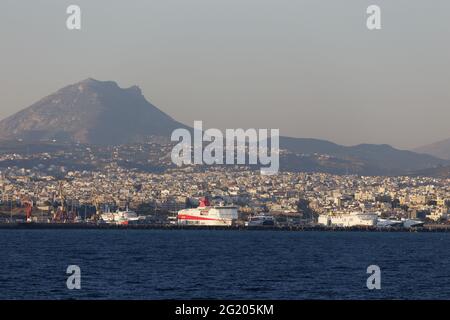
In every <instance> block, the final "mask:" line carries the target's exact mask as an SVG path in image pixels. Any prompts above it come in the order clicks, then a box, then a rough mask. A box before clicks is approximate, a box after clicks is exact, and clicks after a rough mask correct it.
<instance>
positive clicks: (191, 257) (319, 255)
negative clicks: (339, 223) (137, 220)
mask: <svg viewBox="0 0 450 320" xmlns="http://www.w3.org/2000/svg"><path fill="white" fill-rule="evenodd" d="M0 241H1V243H2V255H1V256H0V266H1V267H2V273H0V299H205V298H206V299H288V300H290V299H450V292H449V290H448V288H449V287H450V251H449V250H448V247H449V246H450V234H448V233H407V232H332V231H330V232H309V231H305V232H275V231H270V230H266V231H251V232H241V231H235V230H228V231H224V230H194V229H192V228H190V229H189V230H133V231H127V230H114V229H109V230H99V229H96V230H34V229H33V230H20V229H11V230H1V231H0ZM374 264H375V265H378V266H379V267H380V269H381V289H380V290H368V289H367V287H366V280H367V277H368V275H367V273H366V269H367V267H368V266H369V265H374ZM68 265H77V266H79V267H80V270H81V289H80V290H68V289H67V287H66V279H67V275H66V268H67V266H68Z"/></svg>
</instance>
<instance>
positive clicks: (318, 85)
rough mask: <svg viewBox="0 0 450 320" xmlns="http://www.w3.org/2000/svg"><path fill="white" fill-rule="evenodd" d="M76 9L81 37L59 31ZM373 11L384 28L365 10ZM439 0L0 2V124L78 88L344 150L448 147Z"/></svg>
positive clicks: (209, 123) (448, 72)
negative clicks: (113, 92) (119, 92)
mask: <svg viewBox="0 0 450 320" xmlns="http://www.w3.org/2000/svg"><path fill="white" fill-rule="evenodd" d="M70 4H78V5H79V6H80V7H81V10H82V30H81V31H69V30H67V29H66V24H65V21H66V17H67V15H66V13H65V11H66V8H67V6H68V5H70ZM370 4H377V5H379V6H380V7H381V9H382V30H379V31H369V30H368V29H367V28H366V16H367V15H366V8H367V7H368V5H370ZM449 12H450V1H448V0H433V1H430V0H395V1H392V0H389V1H385V0H371V1H366V0H341V1H336V0H328V1H323V0H309V1H301V0H158V1H156V0H127V1H125V0H122V1H113V0H101V1H100V0H96V1H93V0H70V1H65V0H40V1H25V0H2V1H1V2H0V118H3V117H6V116H8V115H10V114H12V113H14V112H16V111H18V110H20V109H22V108H24V107H27V106H29V105H30V104H31V103H33V102H35V101H37V100H38V99H40V98H42V97H44V96H46V95H48V94H50V93H52V92H54V91H56V90H57V89H59V88H61V87H63V86H65V85H67V84H71V83H74V82H78V81H80V80H82V79H85V78H88V77H92V78H95V79H99V80H114V81H116V82H118V84H119V85H120V86H121V87H128V86H131V85H133V84H136V85H139V86H140V87H141V89H142V90H143V93H144V95H145V96H146V98H147V99H148V100H149V101H150V102H152V103H153V104H155V105H156V106H158V107H159V108H160V109H162V110H163V111H165V112H167V113H168V114H169V115H171V116H173V117H174V118H175V119H177V120H179V121H182V122H184V123H186V124H188V125H193V121H194V120H203V121H204V127H218V128H222V129H223V128H239V127H243V128H250V127H253V128H279V129H280V132H281V134H282V135H288V136H295V137H314V138H322V139H328V140H331V141H334V142H337V143H341V144H346V145H350V144H358V143H389V144H392V145H394V146H396V147H401V148H412V147H416V146H419V145H423V144H427V143H430V142H434V141H438V140H443V139H446V138H450V129H449V128H450V125H449V123H450V122H449V119H450V15H449Z"/></svg>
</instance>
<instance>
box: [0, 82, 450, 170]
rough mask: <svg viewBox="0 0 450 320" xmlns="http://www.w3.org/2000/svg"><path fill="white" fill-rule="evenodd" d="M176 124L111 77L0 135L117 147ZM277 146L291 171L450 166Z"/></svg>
mask: <svg viewBox="0 0 450 320" xmlns="http://www.w3.org/2000/svg"><path fill="white" fill-rule="evenodd" d="M177 128H187V129H190V128H189V127H188V126H186V125H184V124H182V123H180V122H177V121H176V120H174V119H172V118H171V117H170V116H168V115H167V114H165V113H164V112H162V111H161V110H159V109H158V108H156V107H155V106H154V105H152V104H151V103H149V102H148V101H147V100H146V99H145V97H144V96H143V95H142V93H141V90H140V89H139V88H138V87H136V86H133V87H130V88H127V89H123V88H120V87H119V86H118V85H117V84H116V83H115V82H112V81H98V80H94V79H86V80H84V81H81V82H79V83H76V84H73V85H69V86H67V87H65V88H62V89H60V90H59V91H57V92H55V93H53V94H51V95H49V96H47V97H45V98H43V99H41V100H40V101H38V102H36V103H35V104H33V105H31V106H30V107H28V108H26V109H24V110H22V111H19V112H17V113H16V114H14V115H12V116H10V117H8V118H6V119H4V120H2V121H0V139H3V140H6V141H11V140H17V139H20V140H22V141H26V142H38V141H40V142H42V141H51V140H56V141H57V142H61V143H82V144H93V145H119V144H130V143H139V142H144V141H148V140H149V139H153V138H155V137H162V138H163V139H167V140H168V139H169V138H170V135H171V133H172V131H173V130H174V129H177ZM280 147H281V149H285V150H287V153H286V154H283V155H282V157H281V168H282V169H285V170H293V171H323V172H331V173H338V174H341V173H357V174H368V175H369V174H370V175H396V174H408V173H411V172H415V171H418V170H426V169H432V168H436V167H439V166H445V165H449V164H450V161H446V160H443V159H439V158H437V157H434V156H432V155H427V154H420V153H416V152H412V151H404V150H398V149H395V148H393V147H391V146H389V145H371V144H361V145H357V146H351V147H347V146H341V145H338V144H335V143H332V142H329V141H325V140H317V139H302V138H289V137H280ZM422 152H423V150H422ZM324 155H326V156H324ZM437 156H439V154H437ZM444 158H449V159H450V156H449V157H444Z"/></svg>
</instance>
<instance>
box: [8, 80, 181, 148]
mask: <svg viewBox="0 0 450 320" xmlns="http://www.w3.org/2000/svg"><path fill="white" fill-rule="evenodd" d="M184 127H186V126H184V125H183V124H181V123H178V122H176V121H175V120H173V119H172V118H171V117H169V116H168V115H167V114H165V113H164V112H162V111H160V110H159V109H158V108H156V107H155V106H153V105H152V104H151V103H149V102H148V101H147V100H146V99H145V98H144V96H143V95H142V92H141V89H140V88H139V87H138V86H131V87H129V88H120V87H119V85H118V84H117V83H116V82H114V81H99V80H96V79H93V78H87V79H84V80H82V81H80V82H77V83H75V84H72V85H69V86H66V87H64V88H62V89H60V90H58V91H57V92H55V93H53V94H51V95H49V96H47V97H45V98H43V99H41V100H40V101H38V102H36V103H35V104H33V105H31V106H30V107H28V108H26V109H24V110H22V111H19V112H18V113H16V114H14V115H12V116H10V117H8V118H6V119H4V120H2V121H0V139H8V140H10V139H23V140H25V141H26V140H32V141H35V140H41V141H42V140H57V141H60V142H81V143H90V144H123V143H130V142H138V141H145V140H147V139H148V138H149V137H150V136H163V137H167V138H169V137H170V133H171V132H172V131H173V130H174V129H176V128H184Z"/></svg>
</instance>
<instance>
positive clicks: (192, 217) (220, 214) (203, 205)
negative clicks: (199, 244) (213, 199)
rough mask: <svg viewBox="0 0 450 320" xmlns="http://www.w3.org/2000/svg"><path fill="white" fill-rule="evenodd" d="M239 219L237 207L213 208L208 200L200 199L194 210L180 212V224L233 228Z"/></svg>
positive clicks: (220, 206)
mask: <svg viewBox="0 0 450 320" xmlns="http://www.w3.org/2000/svg"><path fill="white" fill-rule="evenodd" d="M237 218H238V208H237V207H236V206H226V205H218V206H212V205H211V204H210V202H209V201H208V199H206V198H203V199H200V205H199V206H198V207H197V208H193V209H183V210H180V211H178V224H182V225H196V226H231V225H232V224H233V223H234V222H235V221H236V220H237Z"/></svg>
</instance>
